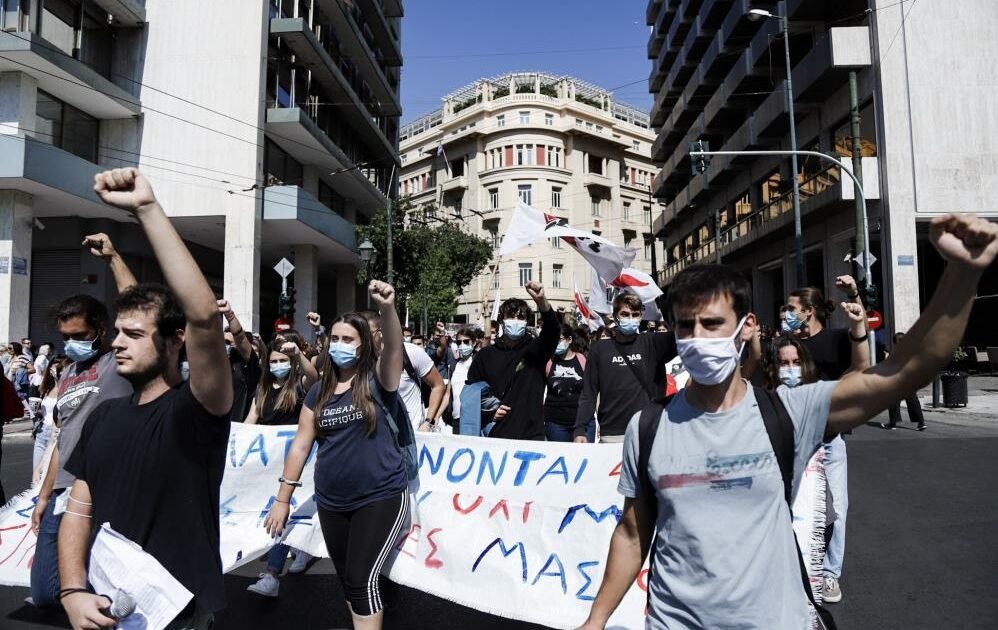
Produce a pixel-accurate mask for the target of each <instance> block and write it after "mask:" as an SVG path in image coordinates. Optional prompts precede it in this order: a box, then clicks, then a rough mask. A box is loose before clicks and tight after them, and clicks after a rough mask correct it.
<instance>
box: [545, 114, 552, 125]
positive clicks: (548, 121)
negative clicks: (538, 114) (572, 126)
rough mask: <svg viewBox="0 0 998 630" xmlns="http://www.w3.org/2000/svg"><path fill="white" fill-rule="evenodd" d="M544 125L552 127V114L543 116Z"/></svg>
mask: <svg viewBox="0 0 998 630" xmlns="http://www.w3.org/2000/svg"><path fill="white" fill-rule="evenodd" d="M544 124H545V125H547V126H548V127H553V126H554V114H544Z"/></svg>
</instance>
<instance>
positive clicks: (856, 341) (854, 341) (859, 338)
mask: <svg viewBox="0 0 998 630" xmlns="http://www.w3.org/2000/svg"><path fill="white" fill-rule="evenodd" d="M869 337H870V331H869V330H867V331H866V334H864V335H863V336H862V337H853V336H852V333H851V332H850V333H849V338H850V339H852V341H853V343H863V342H864V341H866V340H867V339H868V338H869Z"/></svg>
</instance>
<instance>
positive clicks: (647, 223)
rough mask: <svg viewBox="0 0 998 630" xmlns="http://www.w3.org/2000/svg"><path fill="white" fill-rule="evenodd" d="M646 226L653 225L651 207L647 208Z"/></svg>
mask: <svg viewBox="0 0 998 630" xmlns="http://www.w3.org/2000/svg"><path fill="white" fill-rule="evenodd" d="M645 225H651V206H645Z"/></svg>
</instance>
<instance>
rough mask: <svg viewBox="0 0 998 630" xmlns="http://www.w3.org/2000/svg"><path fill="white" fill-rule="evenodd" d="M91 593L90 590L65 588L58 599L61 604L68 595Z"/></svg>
mask: <svg viewBox="0 0 998 630" xmlns="http://www.w3.org/2000/svg"><path fill="white" fill-rule="evenodd" d="M89 592H90V589H88V588H64V589H62V590H61V591H59V596H58V598H57V599H58V600H59V601H60V602H61V601H62V598H63V597H65V596H67V595H72V594H74V593H89Z"/></svg>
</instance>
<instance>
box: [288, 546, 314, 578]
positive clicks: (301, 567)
mask: <svg viewBox="0 0 998 630" xmlns="http://www.w3.org/2000/svg"><path fill="white" fill-rule="evenodd" d="M311 561H312V556H311V555H309V554H307V553H305V552H304V551H296V552H295V559H294V562H292V563H291V566H290V567H288V573H304V572H305V569H307V568H308V563H309V562H311Z"/></svg>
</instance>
